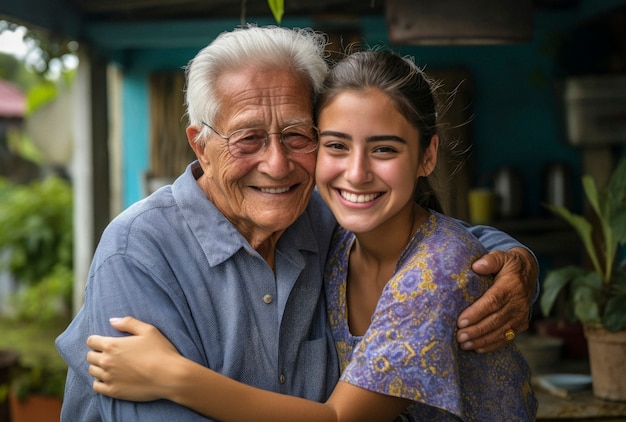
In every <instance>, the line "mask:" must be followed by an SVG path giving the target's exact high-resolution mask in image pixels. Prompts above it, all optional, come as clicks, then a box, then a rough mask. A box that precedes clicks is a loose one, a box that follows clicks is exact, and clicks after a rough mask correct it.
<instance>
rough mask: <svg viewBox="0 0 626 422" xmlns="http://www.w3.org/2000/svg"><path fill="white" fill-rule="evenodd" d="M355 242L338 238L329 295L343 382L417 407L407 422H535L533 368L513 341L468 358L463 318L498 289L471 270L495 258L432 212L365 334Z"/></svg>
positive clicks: (328, 276) (328, 278) (452, 223)
mask: <svg viewBox="0 0 626 422" xmlns="http://www.w3.org/2000/svg"><path fill="white" fill-rule="evenodd" d="M353 242H354V235H353V234H352V233H350V232H347V231H345V230H343V229H341V228H339V230H338V232H337V233H336V234H335V239H334V242H333V246H332V250H331V253H330V255H329V256H330V258H329V265H327V266H326V268H327V270H326V275H325V288H326V297H327V300H328V315H329V319H330V323H331V328H332V330H333V336H334V339H335V345H336V348H337V351H338V354H339V359H340V362H341V368H342V372H343V374H342V376H341V380H342V381H345V382H347V383H350V384H353V385H356V386H359V387H361V388H365V389H367V390H371V391H375V392H379V393H382V394H387V395H391V396H397V397H403V398H406V399H410V400H413V401H414V404H412V405H411V406H409V407H408V408H407V409H406V411H405V412H404V414H403V415H402V416H400V417H399V418H398V420H407V421H411V420H421V421H423V420H428V421H447V420H456V421H458V420H463V421H505V420H506V421H531V420H534V418H535V413H536V409H537V402H536V400H535V397H534V395H533V391H532V388H531V385H530V369H529V367H528V365H527V363H526V360H525V359H524V357H523V356H522V354H521V353H520V352H519V350H518V349H517V348H516V347H515V345H514V344H513V343H509V344H508V345H507V346H505V347H503V348H501V349H499V350H497V351H494V352H491V353H484V354H479V353H476V352H472V351H463V350H462V349H461V348H460V347H459V345H458V343H457V341H456V339H455V335H456V331H457V329H456V318H457V316H458V315H459V313H460V312H461V311H462V310H463V309H465V308H466V307H467V306H468V305H469V304H471V303H472V302H474V301H475V300H476V299H477V298H478V297H480V296H481V295H482V294H483V293H484V292H485V290H487V288H488V287H489V286H490V285H491V283H492V279H491V277H482V276H478V275H476V274H475V273H474V272H472V271H471V267H470V263H471V262H473V261H474V260H475V259H476V258H478V257H479V256H482V255H483V254H484V253H486V251H485V249H484V248H483V246H482V245H481V244H480V243H479V242H478V241H477V240H476V238H475V237H473V236H472V235H471V234H470V233H469V232H468V231H467V230H466V229H465V228H463V227H462V226H461V225H459V224H458V223H457V222H456V221H454V219H452V218H449V217H446V216H444V215H441V214H438V213H435V212H432V214H431V216H430V218H429V219H428V221H427V222H426V223H425V224H424V225H422V227H420V228H419V230H418V231H417V233H416V234H415V236H414V237H413V239H412V240H411V241H410V243H409V244H408V245H407V247H406V249H405V250H404V252H403V253H402V255H401V256H400V259H399V260H398V263H397V264H396V269H395V273H394V276H393V277H392V278H391V279H390V280H389V281H388V282H387V285H386V286H385V288H384V290H383V292H382V295H381V297H380V299H379V301H378V305H377V307H376V311H375V312H374V315H373V316H372V322H371V325H370V327H369V329H368V330H367V332H366V333H365V335H364V336H363V337H356V336H352V335H351V334H350V332H349V327H348V323H347V307H346V279H347V272H348V262H349V254H350V249H351V247H352V245H353Z"/></svg>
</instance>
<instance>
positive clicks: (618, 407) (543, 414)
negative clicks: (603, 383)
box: [535, 389, 626, 422]
mask: <svg viewBox="0 0 626 422" xmlns="http://www.w3.org/2000/svg"><path fill="white" fill-rule="evenodd" d="M535 394H536V396H537V400H539V409H538V411H537V421H538V422H563V421H576V422H584V421H596V420H600V421H603V422H616V421H622V422H623V421H626V402H612V401H606V400H601V399H598V398H596V397H594V395H593V392H592V391H591V389H587V390H582V391H575V392H570V393H568V396H567V398H560V397H556V396H554V395H552V394H550V393H547V392H544V391H541V390H539V389H535Z"/></svg>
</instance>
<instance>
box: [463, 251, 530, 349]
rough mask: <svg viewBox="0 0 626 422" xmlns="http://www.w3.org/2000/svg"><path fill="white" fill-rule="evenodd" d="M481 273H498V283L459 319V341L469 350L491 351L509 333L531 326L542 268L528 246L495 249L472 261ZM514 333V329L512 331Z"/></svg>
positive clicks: (502, 344) (504, 340) (501, 343)
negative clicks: (502, 249) (528, 249)
mask: <svg viewBox="0 0 626 422" xmlns="http://www.w3.org/2000/svg"><path fill="white" fill-rule="evenodd" d="M472 269H473V270H474V271H475V272H476V273H478V274H495V278H494V284H493V286H491V288H489V290H487V291H486V292H485V294H484V295H483V296H482V297H481V298H480V299H478V300H477V301H476V302H475V303H473V304H472V305H471V306H470V307H468V308H467V309H465V310H464V311H463V312H461V314H460V315H459V317H458V319H457V325H458V327H459V331H458V333H457V341H458V342H459V343H461V348H463V349H465V350H475V351H477V352H479V353H484V352H490V351H492V350H496V349H498V348H500V347H502V346H504V345H505V344H506V343H507V342H508V341H510V340H507V338H506V336H505V333H506V332H507V331H509V330H513V334H519V333H521V332H522V331H525V330H526V329H528V320H529V317H530V307H531V301H532V297H533V293H534V292H535V289H536V288H537V276H538V273H539V269H538V268H537V262H536V261H535V259H534V257H533V256H532V255H531V254H530V253H529V252H528V251H527V250H526V249H524V248H513V249H511V250H509V251H507V252H503V251H492V252H490V253H489V254H487V255H484V256H483V257H481V258H480V259H478V260H477V261H476V262H474V264H473V265H472ZM509 334H510V333H509Z"/></svg>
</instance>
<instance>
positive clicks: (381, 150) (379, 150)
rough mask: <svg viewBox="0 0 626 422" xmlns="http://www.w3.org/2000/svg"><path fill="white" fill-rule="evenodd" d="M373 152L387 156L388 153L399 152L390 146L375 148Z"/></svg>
mask: <svg viewBox="0 0 626 422" xmlns="http://www.w3.org/2000/svg"><path fill="white" fill-rule="evenodd" d="M373 152H375V153H381V154H387V153H394V152H397V150H396V149H395V148H393V147H390V146H386V145H385V146H379V147H376V148H374V150H373Z"/></svg>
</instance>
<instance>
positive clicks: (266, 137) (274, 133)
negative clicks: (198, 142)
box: [201, 122, 319, 158]
mask: <svg viewBox="0 0 626 422" xmlns="http://www.w3.org/2000/svg"><path fill="white" fill-rule="evenodd" d="M201 123H202V124H203V125H204V126H206V127H208V128H209V129H210V130H211V131H213V132H214V133H215V134H216V135H217V136H219V137H220V138H222V139H223V140H224V141H226V148H227V149H228V153H229V154H230V155H231V156H232V157H234V158H248V157H255V156H257V155H259V152H260V151H263V149H264V148H267V145H268V144H269V142H270V136H271V135H280V136H279V138H278V140H279V142H280V144H281V146H282V147H283V148H284V149H285V151H286V152H288V153H293V154H298V155H300V154H310V153H312V152H315V151H316V150H317V149H318V148H319V129H318V128H317V126H315V125H312V124H308V123H296V124H293V125H289V126H285V127H284V128H283V129H282V130H281V131H280V132H268V131H267V130H265V129H262V128H258V127H256V128H255V127H248V128H242V129H237V130H234V131H233V132H232V133H231V134H230V135H228V136H225V135H222V134H221V133H220V132H218V131H217V130H216V129H215V128H214V127H213V126H211V125H209V124H207V123H205V122H201ZM299 126H306V127H307V128H310V129H312V130H313V132H314V133H315V135H316V136H315V138H314V139H313V140H314V141H315V146H314V147H313V149H311V150H310V151H309V150H307V151H297V150H293V149H291V148H290V147H289V146H288V145H287V144H285V142H284V140H283V135H284V133H285V130H287V129H289V128H293V127H299ZM247 130H258V131H264V132H265V134H266V136H265V140H264V141H263V143H262V144H261V146H260V147H259V149H257V150H256V151H255V152H253V153H250V154H243V155H235V154H233V152H232V151H231V143H230V138H232V137H233V135H235V134H236V133H238V132H242V133H243V132H245V131H247Z"/></svg>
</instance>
